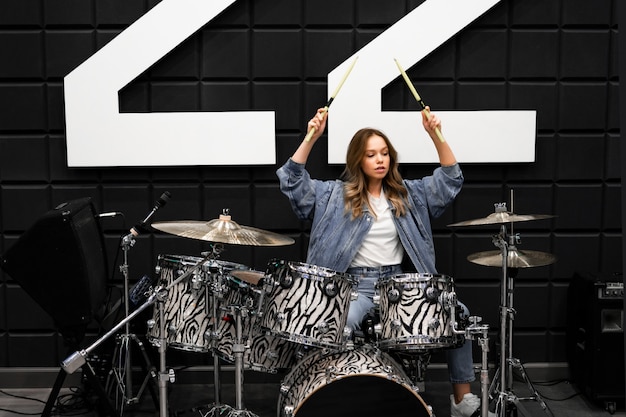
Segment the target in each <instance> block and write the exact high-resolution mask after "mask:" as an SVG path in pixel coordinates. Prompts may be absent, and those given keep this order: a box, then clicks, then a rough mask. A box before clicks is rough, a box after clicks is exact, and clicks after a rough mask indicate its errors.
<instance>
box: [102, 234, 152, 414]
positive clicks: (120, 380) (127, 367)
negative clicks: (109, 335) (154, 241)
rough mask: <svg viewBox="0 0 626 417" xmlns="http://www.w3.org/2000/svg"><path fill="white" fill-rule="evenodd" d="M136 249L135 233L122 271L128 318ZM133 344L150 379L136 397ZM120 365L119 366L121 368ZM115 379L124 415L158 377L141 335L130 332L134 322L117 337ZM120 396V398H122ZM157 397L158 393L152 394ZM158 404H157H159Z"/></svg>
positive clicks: (126, 240) (128, 239) (125, 246)
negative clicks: (130, 262) (131, 252)
mask: <svg viewBox="0 0 626 417" xmlns="http://www.w3.org/2000/svg"><path fill="white" fill-rule="evenodd" d="M134 245H135V236H134V234H133V233H132V232H131V233H129V234H127V235H126V236H124V237H123V238H122V244H121V246H122V252H123V253H124V263H123V264H122V265H120V267H119V268H120V271H121V272H122V274H123V275H124V303H123V304H124V317H128V316H129V313H130V311H129V300H130V291H129V272H128V271H129V265H128V252H129V250H130V248H132V247H133V246H134ZM131 342H134V343H136V344H137V347H138V348H139V349H140V352H141V354H142V358H143V361H144V362H143V369H144V370H145V371H146V376H145V378H144V380H143V382H142V384H141V386H140V388H139V390H138V391H137V393H136V394H133V372H132V371H133V369H132V351H131ZM118 363H119V365H116V364H118ZM110 376H112V377H113V378H112V379H111V381H110V382H113V383H115V384H116V389H115V392H114V393H113V394H114V397H115V404H116V407H117V409H118V410H119V411H120V414H123V412H124V409H125V407H126V406H127V405H132V404H137V403H138V402H139V400H140V398H141V395H142V394H143V391H144V390H145V388H146V386H147V385H148V383H149V381H150V378H154V377H155V376H156V371H155V368H154V366H152V364H151V362H150V359H149V358H148V355H147V353H146V350H145V348H144V345H143V343H142V342H141V340H139V338H138V337H137V335H135V334H133V333H131V332H130V321H126V324H125V328H124V333H121V334H119V335H118V336H117V342H116V347H115V352H114V353H113V359H112V367H111V374H110ZM118 395H119V397H118ZM152 395H153V397H154V393H152ZM155 402H156V400H155Z"/></svg>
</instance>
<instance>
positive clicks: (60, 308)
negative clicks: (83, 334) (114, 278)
mask: <svg viewBox="0 0 626 417" xmlns="http://www.w3.org/2000/svg"><path fill="white" fill-rule="evenodd" d="M0 265H1V266H2V269H3V270H4V271H5V272H7V273H8V274H9V276H11V278H13V279H14V280H15V281H17V283H18V284H19V285H20V286H21V287H22V288H23V289H24V291H26V293H28V294H29V295H30V296H31V297H32V298H33V299H34V300H35V301H36V302H37V303H38V304H39V305H40V306H41V307H42V308H43V309H44V310H45V311H46V312H47V313H48V314H49V315H50V316H51V317H52V319H53V320H54V322H55V324H56V326H58V328H59V329H60V331H61V333H63V332H64V331H69V330H70V329H72V330H71V331H72V332H74V331H75V330H74V329H76V328H81V327H84V328H86V327H87V325H88V324H89V323H90V322H91V320H92V318H93V317H94V315H95V313H96V312H97V311H98V310H99V309H100V308H101V307H102V306H103V303H104V298H105V296H106V285H107V276H108V271H107V262H106V254H105V250H104V237H103V234H102V231H101V228H100V224H99V222H98V221H97V218H96V212H95V209H94V206H93V203H92V202H91V199H90V198H82V199H78V200H73V201H69V202H66V203H63V204H60V205H59V206H57V207H56V208H54V209H53V210H50V211H49V212H47V213H45V214H44V215H43V216H42V217H41V218H39V219H38V220H37V221H36V222H35V223H34V224H33V225H32V226H31V227H30V228H29V229H28V230H27V231H26V232H24V233H23V234H22V235H21V236H20V237H19V239H18V240H17V241H16V242H15V244H13V245H12V246H11V247H10V248H9V249H8V250H7V251H6V252H5V253H4V254H3V256H2V258H1V259H0Z"/></svg>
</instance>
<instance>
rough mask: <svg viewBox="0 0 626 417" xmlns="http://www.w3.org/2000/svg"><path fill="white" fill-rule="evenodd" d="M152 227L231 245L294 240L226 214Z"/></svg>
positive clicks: (158, 224) (265, 244)
mask: <svg viewBox="0 0 626 417" xmlns="http://www.w3.org/2000/svg"><path fill="white" fill-rule="evenodd" d="M152 227H154V228H155V229H157V230H160V231H162V232H165V233H169V234H172V235H176V236H181V237H187V238H191V239H198V240H206V241H208V242H217V243H226V244H231V245H249V246H285V245H291V244H293V243H294V242H295V240H294V239H292V238H290V237H287V236H283V235H280V234H278V233H274V232H268V231H265V230H261V229H257V228H254V227H248V226H241V225H239V224H238V223H236V222H234V221H233V220H232V219H231V217H230V216H229V215H226V214H221V215H220V217H219V218H218V219H213V220H210V221H208V222H204V221H193V220H179V221H171V222H158V223H153V224H152Z"/></svg>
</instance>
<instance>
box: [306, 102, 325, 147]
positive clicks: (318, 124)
mask: <svg viewBox="0 0 626 417" xmlns="http://www.w3.org/2000/svg"><path fill="white" fill-rule="evenodd" d="M327 118H328V109H327V108H326V107H321V108H319V109H317V113H315V116H313V118H311V120H309V123H308V124H307V135H308V134H309V132H310V131H311V129H315V132H313V135H312V136H311V142H315V141H316V140H317V139H318V138H319V137H320V136H322V133H324V129H326V119H327Z"/></svg>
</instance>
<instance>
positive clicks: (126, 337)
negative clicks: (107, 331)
mask: <svg viewBox="0 0 626 417" xmlns="http://www.w3.org/2000/svg"><path fill="white" fill-rule="evenodd" d="M131 342H135V344H136V345H137V347H138V348H139V350H140V353H141V355H142V358H143V362H142V364H141V365H142V370H143V371H144V372H145V374H146V376H145V377H144V379H143V381H142V384H141V386H140V388H139V390H138V391H137V394H136V395H134V396H131V397H129V396H128V395H129V393H131V394H132V389H131V388H132V387H128V386H127V384H128V382H129V381H130V382H131V383H132V378H128V376H127V375H126V373H127V372H132V369H131V368H130V367H129V366H128V365H129V364H130V350H131V348H132V347H131ZM111 364H112V368H111V371H110V372H109V377H108V380H107V392H108V394H109V396H110V397H111V398H112V400H113V401H114V404H115V407H116V409H117V410H118V411H119V412H120V414H123V412H124V409H125V407H126V406H127V405H132V404H137V403H138V402H139V399H140V398H141V395H142V394H143V392H144V390H145V389H146V388H149V390H150V393H151V395H152V399H153V401H154V403H155V406H156V405H158V400H157V394H156V392H155V391H154V388H153V386H152V385H148V384H149V383H150V382H151V380H155V381H156V377H157V374H156V368H155V367H154V366H153V365H152V363H151V362H150V359H149V358H148V354H147V353H146V349H145V347H144V345H143V343H142V342H141V340H139V338H138V337H137V336H136V335H134V334H132V333H127V334H121V335H118V337H117V343H116V348H115V352H114V354H113V359H112V360H111Z"/></svg>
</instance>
